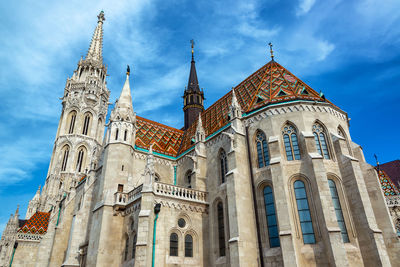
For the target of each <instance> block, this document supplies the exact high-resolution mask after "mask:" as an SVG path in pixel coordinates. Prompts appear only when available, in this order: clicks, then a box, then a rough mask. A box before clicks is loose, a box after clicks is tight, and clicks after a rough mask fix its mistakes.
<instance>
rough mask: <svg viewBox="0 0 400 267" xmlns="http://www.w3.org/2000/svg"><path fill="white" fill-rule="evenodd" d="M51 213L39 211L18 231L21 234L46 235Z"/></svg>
mask: <svg viewBox="0 0 400 267" xmlns="http://www.w3.org/2000/svg"><path fill="white" fill-rule="evenodd" d="M49 220H50V212H40V211H37V212H36V213H35V214H33V215H32V217H31V218H30V219H29V220H27V221H26V222H25V223H24V225H23V226H22V227H21V228H19V229H18V232H20V233H31V234H40V235H42V234H45V233H46V232H47V227H48V225H49Z"/></svg>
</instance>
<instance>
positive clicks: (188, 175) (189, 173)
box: [185, 170, 192, 188]
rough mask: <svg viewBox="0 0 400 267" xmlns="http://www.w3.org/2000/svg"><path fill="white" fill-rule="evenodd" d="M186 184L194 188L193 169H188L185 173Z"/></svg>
mask: <svg viewBox="0 0 400 267" xmlns="http://www.w3.org/2000/svg"><path fill="white" fill-rule="evenodd" d="M185 184H186V186H187V188H192V171H191V170H188V171H187V172H186V175H185Z"/></svg>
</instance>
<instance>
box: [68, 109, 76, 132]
mask: <svg viewBox="0 0 400 267" xmlns="http://www.w3.org/2000/svg"><path fill="white" fill-rule="evenodd" d="M68 121H69V128H68V133H69V134H72V133H74V128H75V121H76V112H75V111H72V112H71V113H70V115H69V120H68Z"/></svg>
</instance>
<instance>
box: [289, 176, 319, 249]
mask: <svg viewBox="0 0 400 267" xmlns="http://www.w3.org/2000/svg"><path fill="white" fill-rule="evenodd" d="M294 194H295V196H296V205H297V211H298V213H299V221H300V228H301V232H302V234H303V242H304V244H315V235H314V228H313V223H312V219H311V212H310V206H309V203H308V198H307V191H306V187H305V185H304V182H303V181H301V180H297V181H296V182H294Z"/></svg>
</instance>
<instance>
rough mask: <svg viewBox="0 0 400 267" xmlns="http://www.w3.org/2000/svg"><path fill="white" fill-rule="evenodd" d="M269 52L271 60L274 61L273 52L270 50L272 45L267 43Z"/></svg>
mask: <svg viewBox="0 0 400 267" xmlns="http://www.w3.org/2000/svg"><path fill="white" fill-rule="evenodd" d="M268 45H269V52H270V53H271V60H272V61H274V51H273V50H272V43H271V42H269V43H268Z"/></svg>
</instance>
